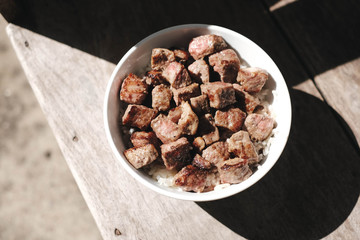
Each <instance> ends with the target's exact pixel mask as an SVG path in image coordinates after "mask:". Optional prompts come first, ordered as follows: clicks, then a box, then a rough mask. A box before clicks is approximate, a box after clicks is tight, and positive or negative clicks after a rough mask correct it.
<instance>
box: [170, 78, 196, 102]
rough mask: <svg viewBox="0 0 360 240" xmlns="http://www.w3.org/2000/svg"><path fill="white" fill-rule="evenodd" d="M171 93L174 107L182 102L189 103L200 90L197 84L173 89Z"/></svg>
mask: <svg viewBox="0 0 360 240" xmlns="http://www.w3.org/2000/svg"><path fill="white" fill-rule="evenodd" d="M172 91H173V94H174V101H175V103H176V105H180V104H181V103H182V102H185V101H189V100H190V98H192V97H196V96H199V95H200V88H199V84H197V83H193V84H191V85H189V86H187V87H182V88H178V89H174V88H173V89H172Z"/></svg>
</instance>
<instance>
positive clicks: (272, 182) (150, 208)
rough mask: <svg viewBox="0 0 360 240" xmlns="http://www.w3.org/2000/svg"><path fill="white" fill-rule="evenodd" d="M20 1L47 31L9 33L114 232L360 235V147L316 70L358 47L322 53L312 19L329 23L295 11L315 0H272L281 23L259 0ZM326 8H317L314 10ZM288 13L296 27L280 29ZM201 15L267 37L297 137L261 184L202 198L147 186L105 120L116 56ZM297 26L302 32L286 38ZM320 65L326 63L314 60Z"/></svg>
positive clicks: (88, 192)
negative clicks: (117, 151) (121, 157)
mask: <svg viewBox="0 0 360 240" xmlns="http://www.w3.org/2000/svg"><path fill="white" fill-rule="evenodd" d="M22 2H23V4H24V5H25V8H26V9H27V12H26V14H24V15H22V16H19V18H18V19H16V21H15V22H17V23H19V24H20V25H21V26H23V27H27V28H29V29H32V30H34V31H35V32H37V33H40V34H41V35H42V36H40V35H38V34H35V33H34V32H31V31H28V30H26V29H24V28H21V27H17V26H15V25H10V26H9V28H8V32H9V36H10V38H11V39H12V42H13V44H14V47H15V49H16V51H17V53H18V56H19V58H20V60H21V63H22V64H23V66H24V69H25V72H26V74H27V76H28V78H29V82H30V84H31V86H32V87H33V89H34V92H35V94H36V96H37V98H38V100H39V103H40V105H41V107H42V109H43V110H44V112H45V115H46V116H47V118H48V121H49V123H50V126H51V127H52V129H53V131H54V133H55V136H56V137H57V140H58V142H59V145H60V148H61V149H62V151H63V153H64V156H65V158H66V160H67V163H68V165H69V167H70V169H71V171H72V173H73V175H74V177H75V179H76V181H77V183H78V185H79V188H80V190H81V191H82V193H83V196H84V198H85V200H86V202H87V203H88V206H89V208H90V210H91V212H92V214H93V216H94V218H95V220H96V222H97V224H98V226H99V229H100V231H101V233H102V235H103V237H104V238H105V239H120V238H121V239H154V238H155V237H156V238H160V239H169V238H170V239H203V238H208V239H225V238H228V239H237V238H240V239H241V238H247V239H319V238H323V237H325V238H327V237H326V236H327V235H329V234H331V235H329V236H328V237H329V239H333V236H340V237H341V238H343V239H354V238H355V239H356V236H359V235H360V232H359V231H360V227H359V222H358V220H357V219H359V218H360V217H359V208H360V206H359V202H358V198H359V189H360V186H359V185H360V176H359V169H360V162H359V161H358V160H359V153H358V150H357V149H356V148H354V147H353V145H352V144H351V141H350V139H349V138H348V136H347V135H346V134H345V132H344V129H343V128H342V127H341V125H340V124H339V122H338V121H337V120H336V118H335V117H334V114H333V113H332V112H331V110H330V108H329V106H328V105H327V104H326V103H324V102H323V101H321V100H319V97H321V95H320V93H319V91H318V90H317V88H316V87H315V85H314V82H313V81H309V80H308V79H313V77H314V76H316V75H318V74H320V73H322V69H326V70H329V69H331V68H332V67H333V66H334V65H337V64H338V63H339V62H341V63H344V62H342V60H344V59H349V58H351V57H352V56H354V54H352V55H351V54H350V53H351V51H348V50H346V51H345V52H344V51H343V52H344V53H345V55H344V56H345V57H343V56H342V57H337V58H330V59H329V60H327V56H326V55H325V56H322V53H323V52H326V51H327V50H329V46H325V48H324V47H323V46H322V44H324V39H320V40H321V41H320V40H318V42H314V41H313V42H312V41H311V37H312V35H311V34H309V33H308V32H309V30H308V29H307V28H306V27H309V26H313V27H314V28H316V29H310V30H311V31H315V32H316V31H319V33H320V32H321V27H322V26H321V24H315V25H305V26H303V25H302V24H304V23H306V21H305V20H306V19H305V20H304V19H302V20H303V21H305V22H299V21H298V20H297V18H299V19H301V17H303V18H306V17H307V15H304V16H297V15H296V14H300V13H301V14H303V12H304V11H303V12H301V11H300V12H297V11H298V10H297V11H295V10H296V9H295V10H294V7H297V6H298V4H299V2H301V4H302V6H304V5H305V6H307V5H306V4H308V3H309V2H307V1H295V2H293V3H291V4H288V5H286V6H284V7H282V8H278V9H276V10H274V11H273V14H275V15H274V16H275V17H276V19H278V20H277V21H273V20H274V19H273V18H272V17H271V16H273V15H269V14H270V13H269V11H267V9H266V8H264V5H263V3H262V1H255V0H245V1H226V0H225V1H223V2H222V6H223V7H219V5H218V4H217V2H215V1H213V2H211V1H195V2H194V1H187V0H184V1H181V2H179V1H175V2H169V1H161V0H154V1H147V2H140V1H115V0H113V1H107V2H106V3H104V2H103V1H92V2H91V3H88V2H85V1H81V0H80V1H69V2H66V3H65V2H63V1H53V2H52V3H51V4H50V3H49V4H45V3H44V2H45V1H38V0H37V1H31V0H26V1H22ZM268 2H271V0H269V1H268ZM337 3H338V2H337ZM352 3H354V2H353V1H352ZM272 4H273V3H272ZM272 4H270V5H272ZM205 5H206V6H207V9H206V11H203V9H204V6H205ZM315 5H316V7H317V8H320V7H321V6H320V5H318V4H317V3H316V4H315ZM189 6H191V8H190V10H189ZM307 7H308V6H307ZM327 8H328V7H327ZM327 8H326V9H327ZM124 9H126V11H124ZM174 9H176V11H174ZM326 9H325V10H324V9H320V10H319V9H318V11H308V12H309V14H310V13H311V16H310V19H312V18H315V19H317V18H318V16H317V15H316V14H317V12H320V13H322V14H324V11H325V13H326ZM355 9H356V8H355ZM289 10H292V11H295V12H294V13H293V12H292V11H289ZM340 10H342V11H340V12H341V13H342V12H344V9H343V8H340ZM169 12H171V14H167V13H169ZM185 12H188V13H189V14H184V13H185ZM65 13H66V14H65ZM120 13H121V14H120ZM351 13H353V12H351ZM292 14H295V15H292ZM314 14H315V15H314ZM343 14H344V13H343ZM288 15H290V16H288ZM313 15H314V16H313ZM350 15H351V14H350ZM134 16H136V17H135V18H134ZM294 16H296V17H294ZM129 19H135V20H134V21H129ZM288 19H290V20H291V21H290V22H289V23H288V25H287V26H286V28H285V27H284V26H282V25H281V26H280V27H279V25H278V24H279V22H282V23H283V22H285V20H288ZM336 19H337V18H336ZM348 19H349V17H345V20H338V19H337V20H338V21H345V22H346V21H347V20H348ZM280 20H281V21H280ZM194 22H200V23H201V22H202V23H213V24H216V25H220V26H224V27H228V28H230V29H233V30H235V31H237V32H240V33H242V34H244V35H245V36H247V37H249V38H250V39H252V40H254V41H255V42H256V43H257V44H259V45H260V46H261V47H262V48H263V49H264V50H265V51H266V52H267V53H268V54H269V55H270V56H271V57H272V58H273V59H274V61H275V62H276V64H277V65H278V66H279V68H280V70H281V71H282V73H283V75H284V77H285V79H286V82H287V84H288V86H289V88H290V95H291V100H292V108H293V123H292V128H291V133H290V137H289V141H288V144H287V146H286V148H285V150H284V152H283V154H282V156H281V158H280V159H279V161H278V163H277V164H276V165H275V166H274V168H273V169H272V170H271V171H270V172H269V173H268V174H267V175H266V176H265V177H264V178H263V179H262V180H261V181H260V182H258V183H257V184H255V185H254V186H252V187H251V188H250V189H248V190H246V191H244V192H242V193H240V194H237V195H235V196H233V197H230V198H227V199H223V200H220V201H214V202H207V203H196V204H195V203H192V202H182V201H176V200H173V199H169V198H166V197H163V196H159V195H157V194H154V193H152V192H150V191H149V190H147V189H145V188H144V187H142V186H140V185H138V184H137V183H136V182H135V181H134V180H133V179H132V178H131V177H130V176H129V175H128V174H127V173H125V172H124V170H123V169H122V168H121V166H120V165H119V164H118V163H117V162H116V160H115V159H114V157H113V156H112V154H111V152H110V149H109V148H108V147H107V142H106V139H104V138H105V134H104V129H103V127H102V125H103V123H102V122H103V121H102V118H101V116H102V111H101V109H102V98H103V95H104V91H105V85H106V81H107V79H108V78H109V75H110V73H111V71H112V69H113V68H114V64H112V63H116V62H117V61H118V60H119V58H120V57H121V56H122V55H123V54H124V53H125V52H126V50H127V49H129V48H130V47H131V46H132V45H133V44H134V43H136V42H138V41H139V40H141V39H142V38H143V37H145V36H147V35H148V34H150V33H153V32H154V31H157V30H160V29H162V28H165V27H168V26H173V25H177V24H183V23H194ZM292 27H293V28H294V29H292ZM302 28H305V29H304V30H302ZM288 29H291V30H292V32H291V34H289V36H290V35H291V36H292V37H289V36H287V35H286V36H285V39H284V36H283V33H284V32H286V31H284V30H288ZM311 31H310V32H311ZM338 31H340V30H338ZM343 31H344V32H345V33H346V34H349V31H347V30H346V29H345V30H343ZM311 33H313V32H311ZM302 34H304V37H303V36H302ZM326 34H329V33H326ZM326 34H325V36H327V35H326ZM299 35H300V37H299ZM318 35H321V34H318ZM318 35H315V36H318ZM44 36H45V37H44ZM110 36H111V37H110ZM47 37H49V38H52V39H55V40H57V41H54V40H51V39H49V38H47ZM295 37H296V39H293V38H295ZM337 40H339V37H337ZM322 41H323V42H322ZM331 41H333V40H332V39H331ZM25 42H27V43H25ZM59 42H62V43H65V44H66V45H65V44H61V43H59ZM350 42H351V41H350ZM299 43H301V44H299ZM313 43H316V44H313ZM351 43H352V44H353V43H354V42H351ZM311 44H312V45H311ZM69 46H71V47H69ZM304 46H305V47H308V48H309V49H305V48H304ZM72 47H73V48H72ZM353 49H356V46H355V48H353ZM335 51H336V49H335ZM302 52H305V54H302V55H301V54H300V53H302ZM311 52H314V56H312V55H311ZM299 56H300V58H299ZM303 56H305V57H304V58H302V57H303ZM308 56H312V58H311V60H309V59H310V58H309V57H308ZM319 56H320V57H319ZM100 58H101V59H100ZM103 59H105V60H107V61H110V62H112V63H109V62H107V61H105V60H103ZM319 59H321V61H319V63H316V61H318V60H319ZM334 60H336V61H334ZM306 61H309V63H308V64H309V65H307V64H305V62H306ZM314 62H315V63H314ZM311 64H315V66H316V67H314V68H310V67H309V66H310V65H311ZM329 66H330V68H329ZM89 129H90V130H89ZM75 136H76V137H75ZM74 140H75V141H74ZM99 142H100V143H101V144H99ZM339 159H341V161H340V160H339ZM169 222H171V223H173V222H176V223H177V224H171V225H169ZM164 226H168V227H164ZM115 228H117V229H118V230H119V231H120V232H121V233H122V234H121V235H120V236H117V235H115ZM115 236H117V237H115Z"/></svg>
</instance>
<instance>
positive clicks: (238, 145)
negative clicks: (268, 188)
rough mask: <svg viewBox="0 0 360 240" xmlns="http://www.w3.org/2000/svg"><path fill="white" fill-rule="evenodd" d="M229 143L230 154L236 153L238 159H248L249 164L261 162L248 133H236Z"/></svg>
mask: <svg viewBox="0 0 360 240" xmlns="http://www.w3.org/2000/svg"><path fill="white" fill-rule="evenodd" d="M227 143H228V144H229V152H232V153H234V154H235V155H236V156H237V157H240V158H242V159H247V161H248V163H249V164H253V163H258V162H259V157H258V154H257V153H256V150H255V147H254V144H253V143H252V142H251V140H250V137H249V133H248V132H246V131H242V130H241V131H238V132H237V133H234V134H233V135H232V136H231V137H230V138H229V140H228V141H227Z"/></svg>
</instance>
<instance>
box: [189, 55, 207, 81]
mask: <svg viewBox="0 0 360 240" xmlns="http://www.w3.org/2000/svg"><path fill="white" fill-rule="evenodd" d="M188 71H189V74H190V76H191V78H192V79H193V80H195V81H196V82H198V83H207V82H209V81H210V73H209V65H207V64H206V62H205V61H204V60H203V59H200V60H196V61H195V62H193V63H192V64H191V65H189V67H188Z"/></svg>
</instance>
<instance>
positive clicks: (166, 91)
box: [151, 84, 172, 111]
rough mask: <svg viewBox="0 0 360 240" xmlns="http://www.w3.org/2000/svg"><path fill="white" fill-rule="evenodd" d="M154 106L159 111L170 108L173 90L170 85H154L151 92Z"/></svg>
mask: <svg viewBox="0 0 360 240" xmlns="http://www.w3.org/2000/svg"><path fill="white" fill-rule="evenodd" d="M151 95H152V107H153V108H154V109H156V110H158V111H167V110H169V108H170V102H171V98H172V91H171V90H170V88H169V87H167V86H165V85H163V84H161V85H157V86H156V87H154V89H153V90H152V92H151Z"/></svg>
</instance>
